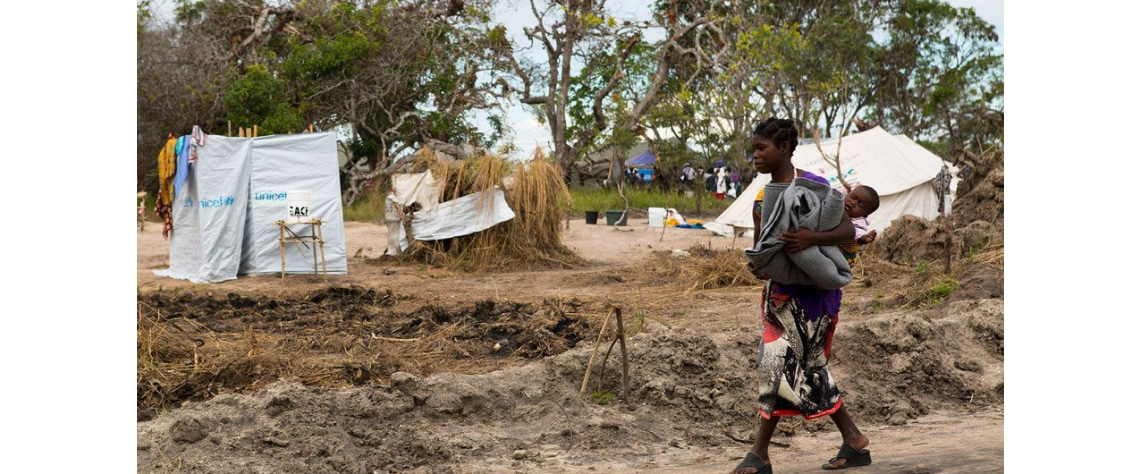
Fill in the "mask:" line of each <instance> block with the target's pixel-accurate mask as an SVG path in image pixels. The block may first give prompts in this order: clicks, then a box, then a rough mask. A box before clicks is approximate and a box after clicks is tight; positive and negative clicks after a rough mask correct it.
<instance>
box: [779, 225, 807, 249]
mask: <svg viewBox="0 0 1140 474" xmlns="http://www.w3.org/2000/svg"><path fill="white" fill-rule="evenodd" d="M780 242H783V243H784V250H787V251H789V252H799V251H801V250H806V249H807V248H808V247H811V246H813V245H815V232H812V231H810V230H806V229H798V230H795V231H787V230H786V231H784V233H783V235H781V236H780Z"/></svg>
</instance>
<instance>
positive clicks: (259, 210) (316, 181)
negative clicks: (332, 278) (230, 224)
mask: <svg viewBox="0 0 1140 474" xmlns="http://www.w3.org/2000/svg"><path fill="white" fill-rule="evenodd" d="M210 138H211V139H212V138H213V137H210ZM252 140H253V148H252V156H251V157H250V175H249V191H250V197H251V199H250V201H249V204H250V205H249V218H248V219H246V221H245V239H244V240H245V244H244V245H243V246H242V255H241V269H240V273H241V274H243V275H260V274H271V273H281V248H280V244H279V242H278V239H279V237H280V228H279V227H278V226H277V224H276V222H277V221H279V220H282V219H286V217H288V216H287V214H288V211H287V210H286V204H285V201H286V199H287V198H288V193H289V191H293V190H307V191H309V192H310V193H312V204H311V205H310V206H309V217H312V218H316V219H320V220H321V234H322V236H323V238H324V241H325V249H324V253H325V267H326V268H327V269H328V273H330V274H346V273H348V256H347V255H346V254H345V242H344V214H343V212H342V207H341V201H340V169H339V167H338V166H337V151H336V135H334V134H333V133H332V132H324V133H303V134H292V135H269V136H264V137H257V138H253V139H252ZM289 228H290V229H291V230H293V232H296V233H298V234H300V235H308V234H309V226H308V225H305V224H297V225H290V226H289ZM309 247H311V245H310V246H309ZM314 251H316V252H319V249H313V248H305V246H302V245H299V244H296V245H295V244H289V245H288V246H286V247H285V273H298V274H304V273H310V274H311V273H313V253H312V252H314ZM318 270H320V269H318Z"/></svg>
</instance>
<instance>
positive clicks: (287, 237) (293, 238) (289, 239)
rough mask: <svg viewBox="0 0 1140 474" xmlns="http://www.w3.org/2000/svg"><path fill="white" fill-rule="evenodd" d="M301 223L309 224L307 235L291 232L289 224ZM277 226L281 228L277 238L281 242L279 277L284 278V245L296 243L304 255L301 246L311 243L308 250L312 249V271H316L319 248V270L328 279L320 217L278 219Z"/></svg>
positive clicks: (307, 246) (306, 246)
mask: <svg viewBox="0 0 1140 474" xmlns="http://www.w3.org/2000/svg"><path fill="white" fill-rule="evenodd" d="M302 224H303V225H307V226H309V234H308V235H303V234H297V233H295V232H293V229H290V228H289V226H291V225H302ZM277 227H279V228H280V229H281V237H280V239H279V242H280V244H281V279H282V280H284V279H285V247H286V245H287V244H290V243H292V244H294V245H296V246H297V250H299V251H300V252H301V255H304V254H305V251H304V250H302V249H301V247H302V246H303V247H305V248H309V243H312V244H313V247H314V248H312V249H310V250H312V251H313V273H314V274H316V273H317V272H318V270H317V249H320V253H321V264H320V270H321V273H323V274H324V276H325V279H326V280H328V277H329V271H328V267H326V266H325V239H324V234H322V233H321V220H320V219H308V220H301V221H285V220H280V221H277Z"/></svg>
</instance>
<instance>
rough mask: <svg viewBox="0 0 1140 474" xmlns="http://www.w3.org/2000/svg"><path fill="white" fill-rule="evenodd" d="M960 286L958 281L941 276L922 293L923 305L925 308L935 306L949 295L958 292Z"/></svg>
mask: <svg viewBox="0 0 1140 474" xmlns="http://www.w3.org/2000/svg"><path fill="white" fill-rule="evenodd" d="M959 287H961V285H960V284H959V283H958V280H955V279H953V278H951V277H949V276H943V277H941V278H938V279H936V280H934V281H933V282H931V283H930V285H929V286H928V287H927V288H926V289H925V290H924V291H923V293H922V301H923V304H925V305H927V306H937V305H939V304H941V303H942V301H943V300H945V299H946V297H947V296H950V294H951V293H953V292H955V291H957V290H958V288H959Z"/></svg>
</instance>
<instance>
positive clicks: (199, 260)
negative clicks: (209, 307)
mask: <svg viewBox="0 0 1140 474" xmlns="http://www.w3.org/2000/svg"><path fill="white" fill-rule="evenodd" d="M207 145H208V146H202V147H200V148H198V161H197V162H196V163H192V164H190V165H189V166H190V172H189V173H188V174H187V177H186V182H185V184H184V185H183V186H182V188H181V189H180V190H179V191H180V192H179V194H178V195H177V196H175V199H174V202H172V203H171V204H172V207H173V209H172V213H173V216H172V222H173V224H174V229H173V230H172V231H171V234H170V268H167V269H165V270H155V272H154V273H155V274H156V275H159V276H167V277H171V278H178V279H182V280H190V281H192V282H194V283H214V282H219V281H226V280H233V279H235V278H237V275H238V266H239V263H240V259H241V254H242V233H243V232H242V230H243V228H244V226H245V219H246V204H247V202H248V200H249V172H250V169H249V159H250V149H251V145H252V142H251V141H250V139H248V138H230V137H216V136H211V137H209V142H208V143H207Z"/></svg>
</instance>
